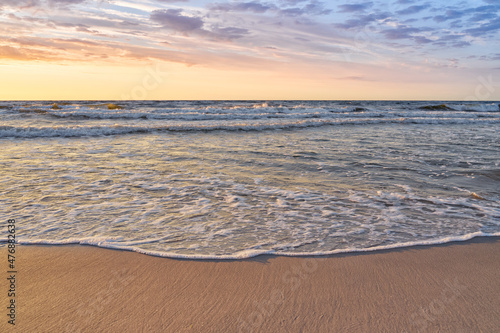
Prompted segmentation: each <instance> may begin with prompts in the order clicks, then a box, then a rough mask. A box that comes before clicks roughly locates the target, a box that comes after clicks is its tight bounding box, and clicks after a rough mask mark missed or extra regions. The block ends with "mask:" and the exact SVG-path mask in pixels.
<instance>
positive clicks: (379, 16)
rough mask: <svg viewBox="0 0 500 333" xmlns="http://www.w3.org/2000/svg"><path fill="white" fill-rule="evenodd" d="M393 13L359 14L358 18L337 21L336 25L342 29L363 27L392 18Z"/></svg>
mask: <svg viewBox="0 0 500 333" xmlns="http://www.w3.org/2000/svg"><path fill="white" fill-rule="evenodd" d="M391 16H392V15H391V13H387V12H386V13H374V14H369V15H358V16H357V17H356V18H353V19H348V20H346V21H344V23H337V24H335V26H336V27H337V28H341V29H346V30H350V29H354V30H356V29H363V28H364V27H366V26H368V25H369V24H371V23H373V22H377V21H381V20H385V19H388V18H390V17H391Z"/></svg>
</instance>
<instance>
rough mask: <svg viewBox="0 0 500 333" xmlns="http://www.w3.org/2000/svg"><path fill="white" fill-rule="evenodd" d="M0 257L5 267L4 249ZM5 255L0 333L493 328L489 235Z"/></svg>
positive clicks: (33, 250)
mask: <svg viewBox="0 0 500 333" xmlns="http://www.w3.org/2000/svg"><path fill="white" fill-rule="evenodd" d="M0 253H2V256H3V257H5V260H6V259H7V251H6V248H2V249H1V250H0ZM16 253H17V256H16V260H17V261H16V265H17V267H16V268H17V274H16V278H17V280H16V288H17V292H16V306H17V309H16V321H15V323H16V325H15V326H13V325H9V324H8V323H7V319H6V316H5V315H4V316H3V317H4V320H2V323H1V324H0V328H1V330H2V331H5V329H8V330H9V331H10V330H12V331H19V332H34V331H36V332H54V331H58V332H87V331H89V332H90V331H93V332H98V331H106V332H141V331H151V332H217V331H219V332H222V331H225V332H265V331H268V332H300V331H310V332H367V331H384V332H427V331H438V330H440V331H443V332H445V331H455V332H467V331H483V332H494V331H495V330H496V329H498V328H499V327H500V319H499V318H500V294H499V293H498V277H499V276H500V237H480V238H475V239H472V240H470V241H466V242H455V243H448V244H443V245H433V246H415V247H411V248H400V249H393V250H383V251H378V252H371V253H353V254H339V255H333V256H328V257H280V256H272V255H264V256H259V257H255V258H251V259H245V260H229V261H224V260H182V259H168V258H160V257H152V256H147V255H143V254H139V253H134V252H127V251H120V250H110V249H101V248H96V247H91V246H79V245H68V246H35V245H20V246H17V248H16ZM4 270H5V269H4ZM4 273H5V272H4ZM5 274H6V273H5ZM2 280H3V282H2V284H1V288H2V291H3V292H2V299H3V302H2V304H7V302H8V299H7V298H6V296H7V288H8V286H7V285H6V281H7V279H2ZM7 282H8V281H7ZM3 308H4V312H6V313H7V309H6V307H5V306H4V307H3Z"/></svg>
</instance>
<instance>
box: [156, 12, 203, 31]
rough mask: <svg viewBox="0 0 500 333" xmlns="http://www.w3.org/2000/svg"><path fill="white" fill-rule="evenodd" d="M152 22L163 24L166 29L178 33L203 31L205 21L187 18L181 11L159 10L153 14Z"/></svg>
mask: <svg viewBox="0 0 500 333" xmlns="http://www.w3.org/2000/svg"><path fill="white" fill-rule="evenodd" d="M150 18H151V20H152V21H154V22H156V23H159V24H161V25H162V26H163V27H164V28H167V29H170V30H174V31H178V32H189V31H193V30H197V29H201V27H202V26H203V19H201V18H199V17H193V16H186V15H183V14H182V10H180V9H159V10H155V11H153V12H152V13H151V16H150Z"/></svg>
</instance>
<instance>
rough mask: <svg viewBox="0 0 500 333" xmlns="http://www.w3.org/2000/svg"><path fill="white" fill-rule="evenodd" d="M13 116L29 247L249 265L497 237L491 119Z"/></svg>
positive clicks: (172, 111) (93, 110) (1, 125)
mask: <svg viewBox="0 0 500 333" xmlns="http://www.w3.org/2000/svg"><path fill="white" fill-rule="evenodd" d="M6 104H7V105H6V106H7V108H0V137H1V139H0V140H1V141H2V160H1V161H0V164H1V165H2V171H3V172H2V175H1V176H0V184H2V190H3V193H2V197H1V198H0V209H1V210H2V211H3V212H4V214H5V215H6V216H9V217H10V216H12V217H14V218H16V219H17V220H18V223H19V226H20V228H19V230H22V232H20V233H19V237H18V240H19V243H21V244H86V245H93V246H100V247H106V248H117V249H124V250H131V251H137V252H141V253H146V254H151V255H158V256H167V257H175V258H197V259H240V258H249V257H252V256H256V255H259V254H274V255H294V256H299V255H300V256H302V255H329V254H335V253H345V252H359V251H373V250H381V249H389V248H397V247H406V246H413V245H426V244H439V243H446V242H450V241H461V240H466V239H469V238H471V237H477V236H498V235H499V232H500V204H499V202H500V192H499V191H498V188H500V187H499V186H500V185H499V182H500V162H499V158H498V151H499V149H500V146H499V144H498V142H500V138H499V136H498V135H499V132H498V124H499V123H500V111H496V110H495V104H493V103H475V104H474V103H472V104H473V105H470V104H471V103H465V102H453V103H449V102H432V103H430V102H355V103H346V102H287V101H280V102H274V101H269V102H264V101H261V102H228V101H222V102H210V101H209V102H203V101H194V102H189V101H183V102H151V101H140V102H139V101H138V102H123V103H122V106H123V107H124V108H123V109H120V110H108V109H107V108H104V107H95V106H92V105H91V104H92V103H88V102H70V103H69V104H67V105H63V104H61V106H60V107H61V109H52V108H51V105H52V104H50V105H49V104H47V103H45V104H44V103H43V102H29V103H24V102H23V103H21V102H8V103H6ZM25 104H26V105H25ZM117 104H119V103H118V102H117ZM443 104H446V105H445V106H443ZM103 105H105V104H103ZM0 106H1V105H0ZM414 124H416V125H417V126H413V125H414ZM435 125H440V126H435ZM463 125H465V126H463ZM137 134H141V135H137ZM24 138H38V139H37V140H25V139H24ZM4 189H5V190H4ZM4 241H5V240H4Z"/></svg>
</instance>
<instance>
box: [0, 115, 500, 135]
mask: <svg viewBox="0 0 500 333" xmlns="http://www.w3.org/2000/svg"><path fill="white" fill-rule="evenodd" d="M373 124H434V125H454V124H500V117H498V118H406V117H401V118H395V119H385V118H375V119H374V118H351V119H342V118H335V119H309V120H291V121H281V122H269V121H268V122H255V123H254V122H238V121H232V122H231V121H227V122H221V123H206V124H203V123H201V124H200V123H187V122H185V123H172V124H168V125H163V126H154V125H150V126H127V125H108V126H54V127H52V126H47V127H35V126H26V127H25V126H0V138H39V137H84V136H109V135H124V134H134V133H152V132H194V131H199V132H206V131H267V130H279V129H296V128H308V127H319V126H334V125H337V126H340V125H373Z"/></svg>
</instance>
